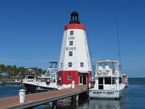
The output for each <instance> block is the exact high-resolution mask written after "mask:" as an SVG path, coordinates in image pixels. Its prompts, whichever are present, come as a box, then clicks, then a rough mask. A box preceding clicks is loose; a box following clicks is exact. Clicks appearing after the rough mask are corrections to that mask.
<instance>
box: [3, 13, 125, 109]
mask: <svg viewBox="0 0 145 109" xmlns="http://www.w3.org/2000/svg"><path fill="white" fill-rule="evenodd" d="M50 64H51V66H50V67H49V68H48V70H47V72H45V74H40V75H37V77H35V75H34V74H29V75H26V77H25V78H24V79H23V80H22V84H23V86H24V89H21V90H19V96H14V97H8V98H1V99H0V101H1V102H0V106H1V108H32V107H36V106H39V105H43V104H46V103H49V102H52V108H53V109H55V108H57V102H58V101H59V100H61V99H66V98H69V97H70V98H71V102H72V103H74V104H75V103H76V102H77V101H78V99H79V95H80V94H84V95H83V97H84V98H87V97H90V98H102V99H104V98H105V99H108V98H109V99H120V97H121V96H123V91H124V88H125V86H126V84H123V83H122V82H121V80H122V78H121V71H120V63H119V62H117V61H110V60H106V61H99V62H97V64H96V69H97V70H96V74H95V78H93V75H92V68H91V62H90V54H89V48H88V44H87V36H86V27H85V26H84V25H83V24H80V21H79V14H78V13H77V12H76V11H73V12H72V13H71V20H70V22H69V24H67V25H65V26H64V36H63V41H62V47H61V52H60V60H59V65H58V67H57V62H50ZM28 70H29V71H33V70H32V69H28ZM92 81H95V85H94V84H93V83H92ZM13 82H15V83H21V82H20V81H13ZM13 82H11V83H13ZM92 87H93V88H92ZM89 88H90V89H89ZM38 92H39V93H38ZM29 93H30V94H29Z"/></svg>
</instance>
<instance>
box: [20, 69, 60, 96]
mask: <svg viewBox="0 0 145 109" xmlns="http://www.w3.org/2000/svg"><path fill="white" fill-rule="evenodd" d="M55 71H56V68H54V67H49V68H48V71H47V72H46V73H45V74H41V75H40V76H38V79H36V77H35V76H34V75H28V76H26V78H25V79H23V82H22V83H23V85H24V88H25V89H26V90H27V93H36V92H44V91H49V90H59V89H60V86H57V77H56V73H57V72H55Z"/></svg>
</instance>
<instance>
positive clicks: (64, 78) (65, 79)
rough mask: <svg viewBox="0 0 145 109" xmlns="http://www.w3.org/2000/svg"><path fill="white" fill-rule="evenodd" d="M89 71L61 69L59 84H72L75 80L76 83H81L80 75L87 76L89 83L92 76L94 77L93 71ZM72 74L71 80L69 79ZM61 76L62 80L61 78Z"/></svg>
mask: <svg viewBox="0 0 145 109" xmlns="http://www.w3.org/2000/svg"><path fill="white" fill-rule="evenodd" d="M88 72H89V73H79V72H78V71H59V72H58V84H71V83H72V81H73V80H74V81H75V84H79V75H86V76H87V78H86V79H87V80H86V81H87V83H90V77H92V72H91V71H88ZM69 74H70V75H71V76H72V79H71V80H68V75H69ZM60 78H61V80H59V79H60Z"/></svg>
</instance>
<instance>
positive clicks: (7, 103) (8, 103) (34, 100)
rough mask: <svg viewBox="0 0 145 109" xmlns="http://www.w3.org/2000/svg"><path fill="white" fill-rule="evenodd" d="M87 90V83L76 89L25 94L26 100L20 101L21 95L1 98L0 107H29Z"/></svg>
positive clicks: (77, 86)
mask: <svg viewBox="0 0 145 109" xmlns="http://www.w3.org/2000/svg"><path fill="white" fill-rule="evenodd" d="M83 92H87V85H76V87H75V88H74V89H72V88H70V89H63V90H57V91H48V92H41V93H35V94H28V95H25V102H24V103H19V96H14V97H8V98H0V108H2V109H5V108H6V109H8V108H15V109H17V108H19V109H20V108H29V107H34V106H39V105H42V104H45V103H48V102H52V101H57V100H60V99H63V98H67V97H71V96H74V95H77V94H81V93H83Z"/></svg>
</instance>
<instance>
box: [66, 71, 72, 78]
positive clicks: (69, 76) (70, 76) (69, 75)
mask: <svg viewBox="0 0 145 109" xmlns="http://www.w3.org/2000/svg"><path fill="white" fill-rule="evenodd" d="M67 78H68V80H72V75H71V74H70V72H69V74H68V77H67Z"/></svg>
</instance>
